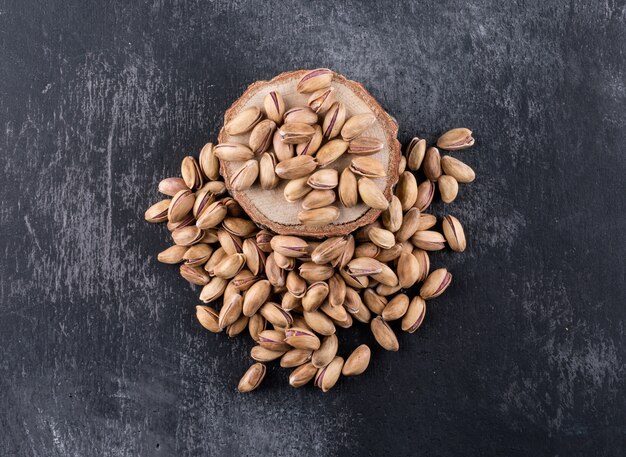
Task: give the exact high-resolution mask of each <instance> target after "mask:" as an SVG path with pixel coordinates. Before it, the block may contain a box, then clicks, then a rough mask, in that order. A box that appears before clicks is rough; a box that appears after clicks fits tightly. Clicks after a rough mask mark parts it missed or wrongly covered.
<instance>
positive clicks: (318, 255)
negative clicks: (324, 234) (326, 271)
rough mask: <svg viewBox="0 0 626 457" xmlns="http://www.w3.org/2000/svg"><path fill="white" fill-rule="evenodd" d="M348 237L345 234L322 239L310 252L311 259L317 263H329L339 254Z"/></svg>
mask: <svg viewBox="0 0 626 457" xmlns="http://www.w3.org/2000/svg"><path fill="white" fill-rule="evenodd" d="M347 242H348V238H347V237H346V236H334V237H331V238H328V239H326V240H324V241H323V242H322V243H320V244H319V245H318V246H317V247H316V248H315V249H314V250H313V252H312V253H311V260H312V261H313V262H315V263H317V264H324V263H329V262H330V261H331V260H333V259H335V258H337V257H338V256H339V255H341V253H342V251H343V250H344V248H345V246H346V244H347Z"/></svg>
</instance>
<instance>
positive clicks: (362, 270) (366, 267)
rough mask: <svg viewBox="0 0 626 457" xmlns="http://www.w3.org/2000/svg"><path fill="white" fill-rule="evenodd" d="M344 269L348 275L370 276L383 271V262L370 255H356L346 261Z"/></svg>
mask: <svg viewBox="0 0 626 457" xmlns="http://www.w3.org/2000/svg"><path fill="white" fill-rule="evenodd" d="M346 271H347V272H348V274H349V275H350V276H353V277H359V276H371V275H375V274H378V273H381V272H382V271H383V264H382V263H381V262H379V261H378V260H376V259H373V258H371V257H356V258H354V259H352V260H351V261H350V262H348V265H347V266H346Z"/></svg>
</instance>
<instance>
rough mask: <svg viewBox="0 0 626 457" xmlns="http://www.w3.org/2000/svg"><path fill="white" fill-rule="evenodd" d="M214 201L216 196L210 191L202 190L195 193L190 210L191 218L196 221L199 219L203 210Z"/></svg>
mask: <svg viewBox="0 0 626 457" xmlns="http://www.w3.org/2000/svg"><path fill="white" fill-rule="evenodd" d="M216 199H217V196H216V195H215V194H214V193H213V192H211V191H210V190H206V189H202V190H199V191H198V192H196V195H195V201H194V202H193V208H192V213H193V217H194V218H196V219H197V218H198V217H200V216H201V215H202V213H203V212H204V210H205V209H206V208H208V207H209V205H211V204H212V203H214V202H215V200H216Z"/></svg>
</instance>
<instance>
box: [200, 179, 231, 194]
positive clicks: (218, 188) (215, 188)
mask: <svg viewBox="0 0 626 457" xmlns="http://www.w3.org/2000/svg"><path fill="white" fill-rule="evenodd" d="M199 190H206V191H209V192H212V193H214V194H215V195H223V194H225V193H226V184H224V183H223V182H222V181H209V182H208V183H206V184H205V185H204V186H202V187H201V188H200V189H199Z"/></svg>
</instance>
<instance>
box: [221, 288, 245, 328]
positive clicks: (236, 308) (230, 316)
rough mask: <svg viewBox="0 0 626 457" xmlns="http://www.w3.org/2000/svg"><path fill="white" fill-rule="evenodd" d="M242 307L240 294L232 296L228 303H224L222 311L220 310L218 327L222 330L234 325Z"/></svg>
mask: <svg viewBox="0 0 626 457" xmlns="http://www.w3.org/2000/svg"><path fill="white" fill-rule="evenodd" d="M242 306H243V297H242V296H241V295H240V294H233V295H231V296H230V297H229V299H228V301H224V304H223V305H222V309H220V313H219V319H218V325H219V327H220V328H222V329H224V328H226V327H228V326H229V325H231V324H234V323H235V321H237V319H239V317H240V316H241V310H242Z"/></svg>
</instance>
